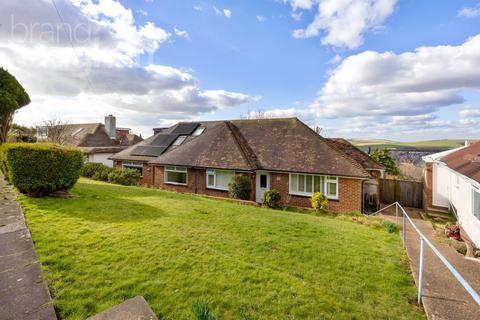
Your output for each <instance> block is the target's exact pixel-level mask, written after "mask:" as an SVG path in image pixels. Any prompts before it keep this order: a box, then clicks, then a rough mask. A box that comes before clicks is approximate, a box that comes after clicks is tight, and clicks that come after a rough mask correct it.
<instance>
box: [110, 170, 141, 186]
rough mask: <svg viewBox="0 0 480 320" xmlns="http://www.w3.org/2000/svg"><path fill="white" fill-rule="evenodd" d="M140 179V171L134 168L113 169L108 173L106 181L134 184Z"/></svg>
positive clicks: (126, 184)
mask: <svg viewBox="0 0 480 320" xmlns="http://www.w3.org/2000/svg"><path fill="white" fill-rule="evenodd" d="M138 179H140V172H138V171H137V170H135V169H121V170H113V171H112V172H110V173H109V174H108V182H110V183H116V184H121V185H124V186H136V185H137V184H138Z"/></svg>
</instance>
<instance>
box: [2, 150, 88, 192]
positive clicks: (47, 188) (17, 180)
mask: <svg viewBox="0 0 480 320" xmlns="http://www.w3.org/2000/svg"><path fill="white" fill-rule="evenodd" d="M82 165H83V155H82V152H81V151H80V150H78V149H73V148H67V147H61V146H57V145H53V144H31V143H12V144H3V145H1V146H0V168H1V170H2V172H3V173H4V174H5V177H6V179H7V180H8V181H9V182H10V183H12V184H13V185H14V186H15V187H16V188H17V189H18V190H19V191H20V192H22V193H26V194H27V195H29V196H34V197H38V196H44V195H47V194H49V193H52V192H54V191H58V190H68V189H70V188H72V187H73V185H74V184H75V183H76V182H77V180H78V178H79V177H80V169H81V167H82Z"/></svg>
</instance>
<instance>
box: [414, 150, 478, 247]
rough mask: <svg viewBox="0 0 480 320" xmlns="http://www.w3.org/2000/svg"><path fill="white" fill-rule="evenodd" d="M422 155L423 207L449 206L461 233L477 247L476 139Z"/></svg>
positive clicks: (444, 207)
mask: <svg viewBox="0 0 480 320" xmlns="http://www.w3.org/2000/svg"><path fill="white" fill-rule="evenodd" d="M422 159H423V160H424V161H425V169H424V203H425V204H426V209H437V210H438V209H440V210H442V209H443V210H448V209H452V210H453V211H454V212H455V213H456V216H457V218H458V223H459V224H460V228H461V233H462V236H463V237H465V238H467V239H469V240H471V241H472V242H473V243H474V244H475V245H476V246H477V247H480V142H476V143H473V144H471V145H467V144H466V145H465V146H464V147H460V148H457V149H454V150H449V151H444V152H440V153H436V154H432V155H428V156H424V157H423V158H422Z"/></svg>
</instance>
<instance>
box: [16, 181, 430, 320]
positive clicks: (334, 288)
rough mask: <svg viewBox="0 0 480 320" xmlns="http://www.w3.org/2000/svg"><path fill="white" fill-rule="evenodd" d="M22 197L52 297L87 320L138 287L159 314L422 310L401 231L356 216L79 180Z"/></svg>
mask: <svg viewBox="0 0 480 320" xmlns="http://www.w3.org/2000/svg"><path fill="white" fill-rule="evenodd" d="M72 192H73V193H74V194H75V195H76V196H77V197H75V198H71V199H58V198H27V197H25V196H20V201H21V203H22V205H23V207H24V209H25V212H26V217H27V221H28V225H29V227H30V230H31V231H32V236H33V240H34V242H35V247H36V250H37V254H38V256H39V258H40V260H41V262H42V263H43V267H44V270H45V276H46V278H47V281H48V284H49V287H50V290H51V293H52V296H53V298H54V304H55V306H56V308H57V310H58V312H59V314H60V315H61V317H62V318H65V319H84V318H86V317H87V316H91V315H93V314H96V313H98V312H100V311H103V310H105V309H107V308H110V307H112V306H114V305H116V304H118V303H121V302H123V301H124V300H126V299H128V298H131V297H134V296H136V295H143V296H144V297H145V298H146V300H147V301H148V302H149V304H150V305H151V307H152V309H153V310H154V311H155V313H156V314H157V315H158V316H159V318H161V319H192V315H191V309H192V304H193V303H194V302H195V301H198V300H204V301H208V302H209V303H210V304H211V306H212V308H213V309H214V311H215V312H216V314H217V315H218V316H219V319H387V318H388V319H417V318H418V319H420V318H422V319H423V318H424V314H423V312H422V310H421V309H420V308H419V307H417V306H415V305H414V303H413V302H412V301H414V300H415V294H416V290H415V287H414V284H413V280H412V276H411V274H410V272H409V270H408V266H407V264H406V262H405V261H406V258H405V255H404V253H403V251H402V246H401V243H400V240H399V237H398V235H397V234H389V233H387V232H386V231H385V229H383V228H376V227H372V226H367V225H362V224H360V223H357V222H352V221H351V220H352V219H351V218H345V217H344V218H340V217H333V216H321V217H316V216H313V215H309V214H301V213H295V212H285V211H275V210H270V209H261V208H255V207H252V206H247V205H238V204H235V203H230V202H227V201H223V200H213V199H208V198H206V197H201V196H192V195H182V194H177V193H172V192H165V191H160V190H156V189H147V188H139V187H123V186H118V185H110V184H106V183H101V182H94V181H90V180H85V179H81V180H80V181H79V182H78V183H77V185H76V187H75V188H74V189H73V190H72Z"/></svg>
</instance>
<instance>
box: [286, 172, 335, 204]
mask: <svg viewBox="0 0 480 320" xmlns="http://www.w3.org/2000/svg"><path fill="white" fill-rule="evenodd" d="M289 188H290V194H294V195H300V196H309V197H310V196H312V194H314V193H315V192H321V193H323V194H324V195H325V196H327V198H329V199H338V177H332V176H319V175H313V174H302V173H291V174H290V187H289Z"/></svg>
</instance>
